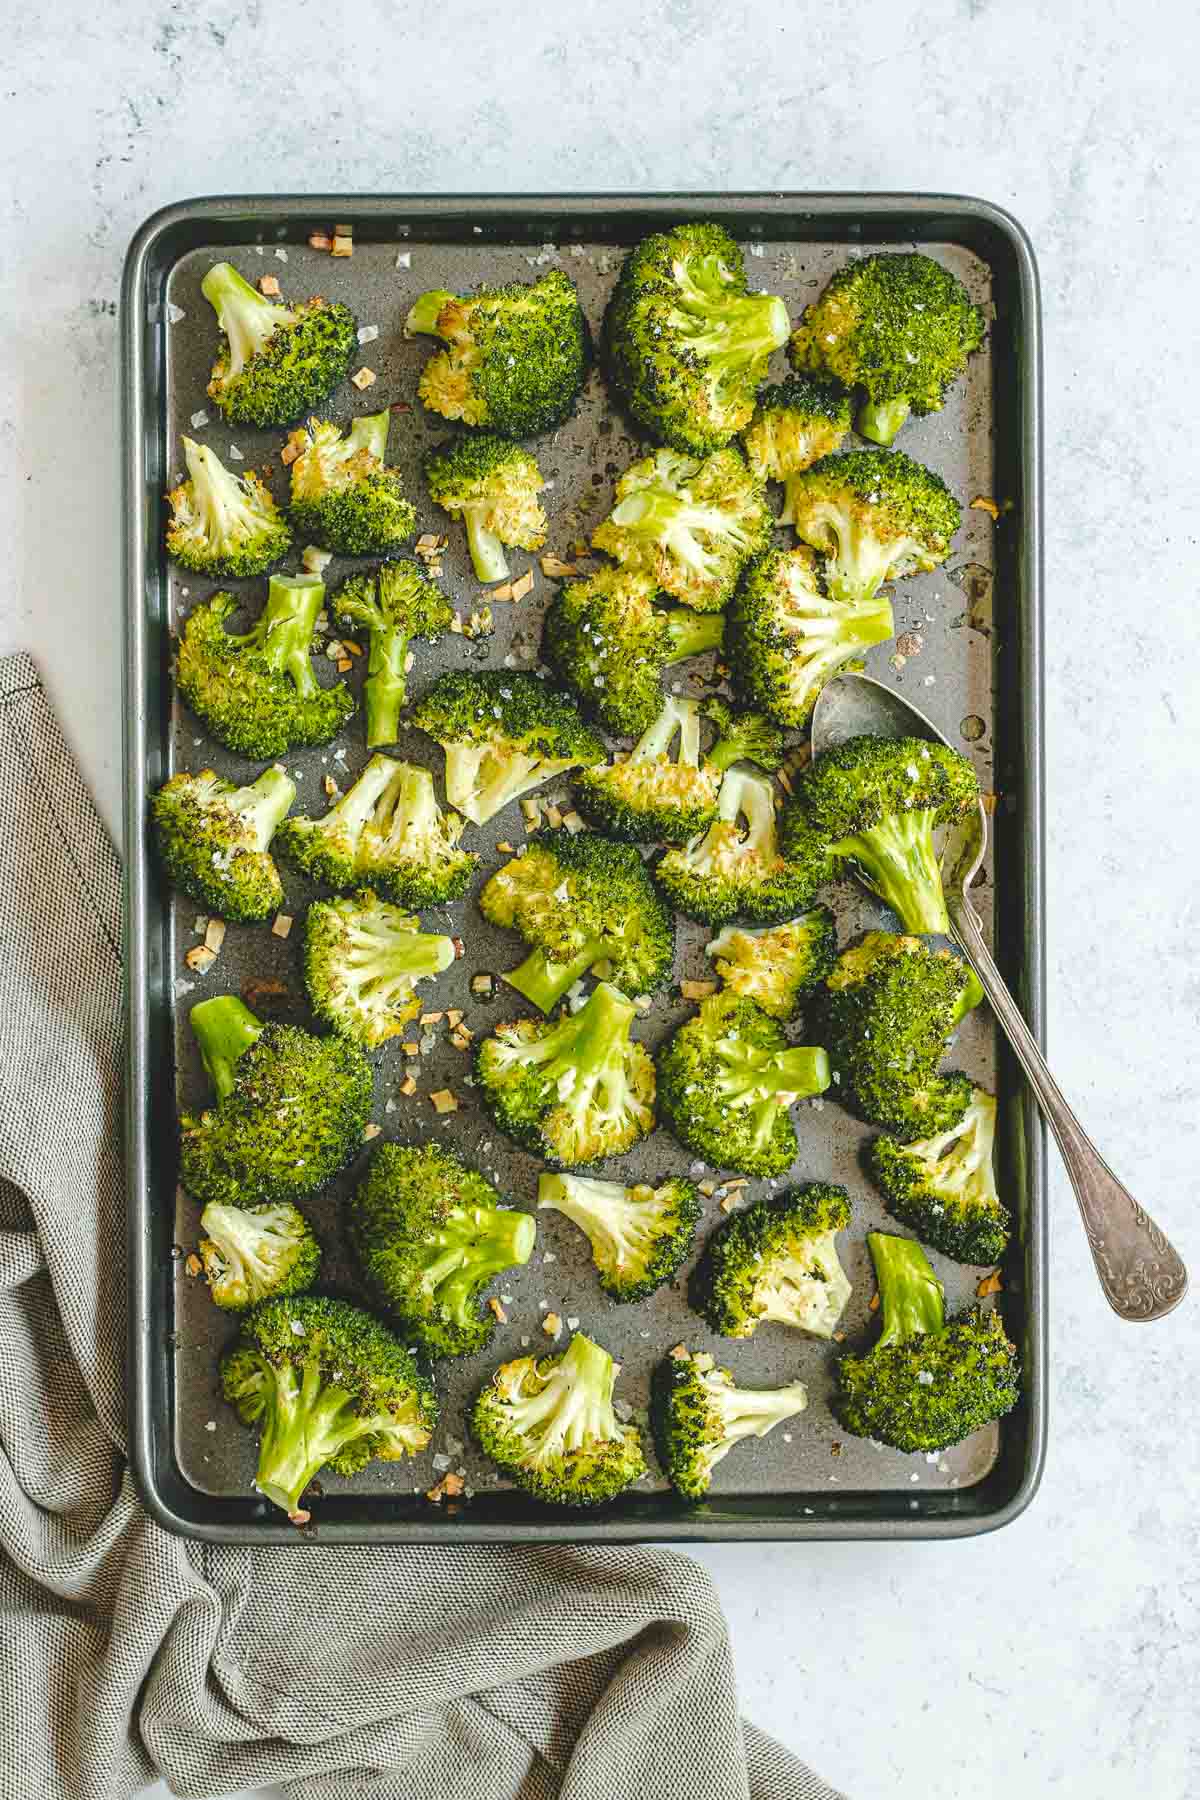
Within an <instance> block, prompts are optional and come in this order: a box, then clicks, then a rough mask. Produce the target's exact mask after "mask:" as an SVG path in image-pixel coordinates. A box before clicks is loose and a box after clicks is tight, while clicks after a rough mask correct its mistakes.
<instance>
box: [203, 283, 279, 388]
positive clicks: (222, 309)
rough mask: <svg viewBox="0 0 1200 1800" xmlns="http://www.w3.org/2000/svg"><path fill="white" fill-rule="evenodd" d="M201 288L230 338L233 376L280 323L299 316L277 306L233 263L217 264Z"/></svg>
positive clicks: (231, 373) (222, 328)
mask: <svg viewBox="0 0 1200 1800" xmlns="http://www.w3.org/2000/svg"><path fill="white" fill-rule="evenodd" d="M200 292H201V293H202V294H203V295H204V298H205V299H206V300H207V301H208V303H209V305H210V306H211V307H212V308H213V311H214V312H215V313H216V315H217V323H218V325H219V326H220V327H221V330H222V331H223V332H224V333H225V336H226V337H227V339H228V340H229V374H230V375H231V376H232V375H238V374H240V373H241V371H242V369H243V368H244V367H245V366H246V364H247V363H248V362H249V360H250V358H251V357H252V356H256V355H257V354H258V352H259V351H260V350H261V349H262V347H263V345H264V344H265V343H266V342H267V339H268V338H269V337H270V336H271V334H272V332H274V331H275V330H276V329H277V327H278V326H280V325H288V324H291V323H292V321H293V320H294V319H295V316H296V315H295V314H294V313H292V312H289V310H288V308H287V307H286V306H275V305H273V304H272V302H271V301H270V300H267V299H265V298H264V296H263V295H262V294H260V293H257V292H256V290H255V289H254V288H252V287H251V286H250V283H249V282H248V281H246V280H244V279H243V278H242V276H240V275H239V274H238V272H237V270H236V269H235V268H234V267H233V264H232V263H226V262H222V263H216V264H214V266H213V267H212V268H211V269H210V270H209V271H208V274H207V275H206V276H205V277H204V280H203V281H202V282H201V283H200Z"/></svg>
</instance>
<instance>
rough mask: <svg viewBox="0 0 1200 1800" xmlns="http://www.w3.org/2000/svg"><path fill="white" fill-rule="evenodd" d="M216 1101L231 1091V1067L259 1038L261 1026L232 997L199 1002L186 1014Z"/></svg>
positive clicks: (249, 1012) (244, 1007)
mask: <svg viewBox="0 0 1200 1800" xmlns="http://www.w3.org/2000/svg"><path fill="white" fill-rule="evenodd" d="M188 1016H189V1020H190V1023H191V1027H192V1030H193V1032H194V1033H195V1036H196V1042H197V1043H198V1044H199V1046H200V1055H201V1058H202V1060H203V1062H204V1068H205V1071H206V1073H207V1075H208V1079H209V1080H210V1081H211V1082H212V1084H213V1088H214V1090H215V1092H216V1096H217V1099H218V1100H224V1098H225V1096H226V1094H230V1093H232V1092H233V1078H234V1064H235V1063H236V1062H237V1059H238V1057H239V1056H241V1054H242V1052H243V1051H244V1050H248V1049H249V1048H250V1046H251V1044H253V1043H256V1042H257V1040H258V1039H259V1038H260V1037H261V1036H262V1031H263V1027H262V1026H261V1025H260V1023H259V1021H258V1020H257V1019H256V1018H255V1016H254V1014H253V1013H252V1012H251V1011H250V1008H249V1007H248V1006H246V1005H244V1004H243V1002H242V1001H241V1000H239V999H238V998H237V997H236V995H234V994H219V995H218V996H217V997H216V999H214V1000H201V1001H199V1002H197V1004H196V1005H195V1006H193V1008H192V1010H191V1013H190V1014H189V1015H188Z"/></svg>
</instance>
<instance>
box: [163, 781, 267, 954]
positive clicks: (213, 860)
mask: <svg viewBox="0 0 1200 1800" xmlns="http://www.w3.org/2000/svg"><path fill="white" fill-rule="evenodd" d="M295 797H296V784H295V782H294V781H293V780H292V778H291V776H290V775H288V774H287V773H286V772H285V771H284V770H283V769H279V768H274V769H266V770H264V771H263V773H262V774H261V775H260V776H259V778H258V780H257V781H255V782H252V783H251V785H250V786H249V787H244V788H238V787H234V786H233V784H232V782H229V781H222V780H221V779H220V777H219V776H217V775H214V773H213V771H212V770H211V769H201V771H200V773H199V774H198V775H188V774H186V773H180V774H178V775H172V777H171V779H170V780H169V781H168V782H165V783H164V785H163V786H162V787H161V788H159V790H158V792H157V794H155V796H154V798H153V800H152V801H151V802H150V817H151V819H152V821H153V825H154V842H155V846H156V848H157V850H158V856H159V861H160V862H161V863H162V866H163V870H164V872H165V874H166V877H167V880H168V881H169V882H170V883H171V884H172V886H173V887H177V888H178V889H179V890H180V892H181V893H184V894H186V895H187V896H188V898H189V900H194V901H195V902H196V904H197V906H203V907H206V908H207V909H208V911H209V912H213V913H219V914H220V916H221V918H223V919H234V920H236V921H237V922H238V923H249V922H250V921H252V920H255V919H269V918H270V917H271V915H272V913H276V912H278V911H279V908H280V907H281V905H282V904H283V883H282V882H281V881H280V879H279V871H278V869H277V868H276V867H275V863H274V861H273V859H272V857H271V855H270V846H271V840H272V839H273V838H274V836H275V833H276V831H277V830H278V828H279V825H280V823H281V821H282V819H283V817H284V814H285V813H286V812H287V809H288V807H289V806H290V805H291V804H292V801H293V800H294V799H295Z"/></svg>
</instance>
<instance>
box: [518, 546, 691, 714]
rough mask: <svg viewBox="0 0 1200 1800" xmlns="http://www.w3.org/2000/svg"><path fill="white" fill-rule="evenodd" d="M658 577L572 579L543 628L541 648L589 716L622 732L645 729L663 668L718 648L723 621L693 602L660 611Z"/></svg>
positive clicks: (629, 572)
mask: <svg viewBox="0 0 1200 1800" xmlns="http://www.w3.org/2000/svg"><path fill="white" fill-rule="evenodd" d="M657 591H658V584H657V582H656V581H655V580H654V578H653V577H652V576H651V575H648V574H645V573H643V572H641V571H640V570H638V569H631V568H620V567H618V568H615V569H613V568H608V567H605V568H603V569H599V570H597V572H596V574H595V575H590V576H588V578H587V579H586V580H585V581H571V582H568V583H567V584H566V586H565V587H564V588H563V590H562V592H561V593H560V594H559V595H558V597H557V598H556V599H555V600H554V601H553V602H552V604H551V605H550V607H549V609H548V610H547V612H546V616H545V620H544V623H543V627H542V655H543V657H544V658H545V660H546V662H547V663H548V664H549V666H550V667H551V669H553V671H554V673H555V674H556V675H557V676H558V678H559V680H560V681H562V682H565V683H566V685H567V686H568V687H569V688H570V689H571V691H572V692H573V693H574V695H575V697H576V699H577V700H578V701H579V704H580V706H581V708H582V709H583V711H584V712H585V713H586V714H587V716H588V717H589V718H591V719H595V720H596V721H597V722H598V723H599V724H601V725H603V726H605V727H606V728H607V729H608V730H609V731H612V732H616V733H617V734H618V735H620V736H628V737H636V736H638V735H639V734H640V733H641V732H643V731H648V730H649V729H650V727H651V726H652V725H653V723H654V721H655V718H656V717H657V715H658V711H659V708H660V707H661V706H662V703H663V694H662V676H663V670H664V669H666V668H669V667H671V666H672V665H673V664H674V663H677V662H683V661H684V659H685V658H687V657H689V656H700V655H702V654H703V653H704V652H705V651H706V650H719V649H720V648H721V643H722V640H723V637H724V630H725V620H724V618H723V617H722V616H721V614H719V613H695V612H693V611H692V610H691V608H690V607H672V608H670V609H668V610H666V611H659V610H657V609H656V608H655V607H654V606H653V605H652V604H651V603H652V601H653V600H654V597H655V594H656V593H657Z"/></svg>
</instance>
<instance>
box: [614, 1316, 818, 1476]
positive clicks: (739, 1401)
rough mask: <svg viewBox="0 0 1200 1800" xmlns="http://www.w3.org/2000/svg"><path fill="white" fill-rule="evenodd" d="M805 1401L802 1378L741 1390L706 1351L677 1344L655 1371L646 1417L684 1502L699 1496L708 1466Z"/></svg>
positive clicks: (790, 1414) (764, 1431) (660, 1457)
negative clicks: (771, 1386)
mask: <svg viewBox="0 0 1200 1800" xmlns="http://www.w3.org/2000/svg"><path fill="white" fill-rule="evenodd" d="M807 1405H808V1389H807V1388H806V1387H805V1385H804V1383H803V1382H802V1381H790V1382H789V1383H788V1384H787V1386H786V1387H779V1388H740V1387H738V1386H737V1385H736V1384H735V1382H734V1379H733V1376H732V1375H731V1374H730V1372H729V1370H728V1369H719V1368H718V1367H717V1365H716V1363H715V1361H714V1359H713V1358H712V1357H711V1356H710V1355H709V1354H708V1352H707V1350H686V1349H684V1347H683V1345H682V1344H681V1345H680V1346H679V1347H678V1348H677V1349H675V1350H672V1352H671V1354H670V1355H669V1356H665V1357H664V1358H663V1360H662V1362H661V1363H660V1364H659V1365H658V1367H657V1369H656V1370H655V1371H654V1380H653V1384H652V1388H651V1406H650V1419H651V1423H652V1425H653V1427H654V1439H655V1442H656V1444H657V1445H658V1460H659V1461H660V1462H661V1464H662V1466H663V1469H664V1471H665V1472H666V1476H667V1480H668V1481H669V1482H670V1483H671V1486H672V1487H673V1488H674V1489H675V1492H676V1493H677V1494H680V1495H682V1497H683V1498H684V1499H685V1500H703V1498H704V1496H705V1494H707V1492H708V1490H709V1487H710V1485H711V1483H712V1476H713V1470H714V1469H715V1468H716V1466H717V1464H718V1463H719V1462H721V1461H722V1460H723V1458H725V1457H726V1456H728V1455H729V1452H730V1451H731V1450H732V1449H733V1446H734V1445H735V1444H737V1443H740V1442H741V1441H742V1439H743V1438H749V1437H756V1438H761V1437H766V1435H767V1433H768V1432H769V1431H773V1430H774V1428H775V1426H776V1425H782V1424H784V1423H785V1422H786V1421H787V1420H788V1419H794V1418H795V1417H796V1414H797V1413H802V1412H803V1411H804V1409H805V1407H806V1406H807Z"/></svg>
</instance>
